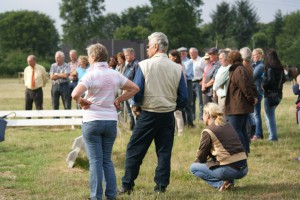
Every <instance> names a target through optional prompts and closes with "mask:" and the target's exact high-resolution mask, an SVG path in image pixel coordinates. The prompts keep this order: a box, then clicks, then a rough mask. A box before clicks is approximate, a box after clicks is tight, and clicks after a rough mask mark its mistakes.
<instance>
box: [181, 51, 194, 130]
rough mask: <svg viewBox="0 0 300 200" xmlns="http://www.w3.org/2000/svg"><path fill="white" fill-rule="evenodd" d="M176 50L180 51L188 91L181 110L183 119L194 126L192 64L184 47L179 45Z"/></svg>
mask: <svg viewBox="0 0 300 200" xmlns="http://www.w3.org/2000/svg"><path fill="white" fill-rule="evenodd" d="M177 51H179V52H180V56H181V62H182V64H183V65H184V67H185V70H186V84H187V93H188V99H187V104H186V106H185V110H184V112H182V115H183V120H184V122H185V124H186V125H187V126H188V127H189V128H194V127H195V125H194V123H193V119H194V117H193V109H192V106H193V83H192V80H193V78H194V65H193V62H192V61H191V60H190V59H189V58H188V56H187V55H188V50H187V48H185V47H180V48H179V49H177Z"/></svg>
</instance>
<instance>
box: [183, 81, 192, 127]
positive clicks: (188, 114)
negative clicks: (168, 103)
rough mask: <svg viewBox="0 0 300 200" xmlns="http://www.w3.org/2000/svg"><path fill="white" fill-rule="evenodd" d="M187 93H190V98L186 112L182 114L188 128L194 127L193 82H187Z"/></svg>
mask: <svg viewBox="0 0 300 200" xmlns="http://www.w3.org/2000/svg"><path fill="white" fill-rule="evenodd" d="M187 92H188V98H187V103H186V106H185V108H184V111H183V112H182V116H183V120H184V123H185V125H188V126H192V127H193V126H194V123H193V110H192V104H193V84H192V81H191V80H187Z"/></svg>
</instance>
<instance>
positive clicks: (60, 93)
mask: <svg viewBox="0 0 300 200" xmlns="http://www.w3.org/2000/svg"><path fill="white" fill-rule="evenodd" d="M51 97H52V108H53V109H54V110H59V98H60V97H61V99H62V102H63V105H64V108H65V110H69V109H71V104H70V102H71V101H70V98H71V94H70V87H69V84H68V83H67V82H65V83H62V84H56V85H52V89H51Z"/></svg>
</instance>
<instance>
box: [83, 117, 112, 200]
mask: <svg viewBox="0 0 300 200" xmlns="http://www.w3.org/2000/svg"><path fill="white" fill-rule="evenodd" d="M82 135H83V139H84V143H85V147H86V150H87V155H88V158H89V163H90V190H91V199H92V200H99V199H102V194H103V190H102V180H103V172H104V176H105V180H106V189H105V196H106V197H107V198H115V197H116V195H117V191H116V188H117V184H116V175H115V170H114V165H113V162H112V160H111V154H112V148H113V145H114V142H115V139H116V136H117V121H105V120H101V121H100V120H97V121H91V122H85V123H83V124H82ZM102 169H103V170H102Z"/></svg>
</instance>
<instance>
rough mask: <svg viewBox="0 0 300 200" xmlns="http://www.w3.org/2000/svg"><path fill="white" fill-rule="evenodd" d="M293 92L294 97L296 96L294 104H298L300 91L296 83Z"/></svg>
mask: <svg viewBox="0 0 300 200" xmlns="http://www.w3.org/2000/svg"><path fill="white" fill-rule="evenodd" d="M293 92H294V94H295V95H298V98H297V100H296V104H297V103H300V89H299V84H298V83H296V84H295V85H293Z"/></svg>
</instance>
